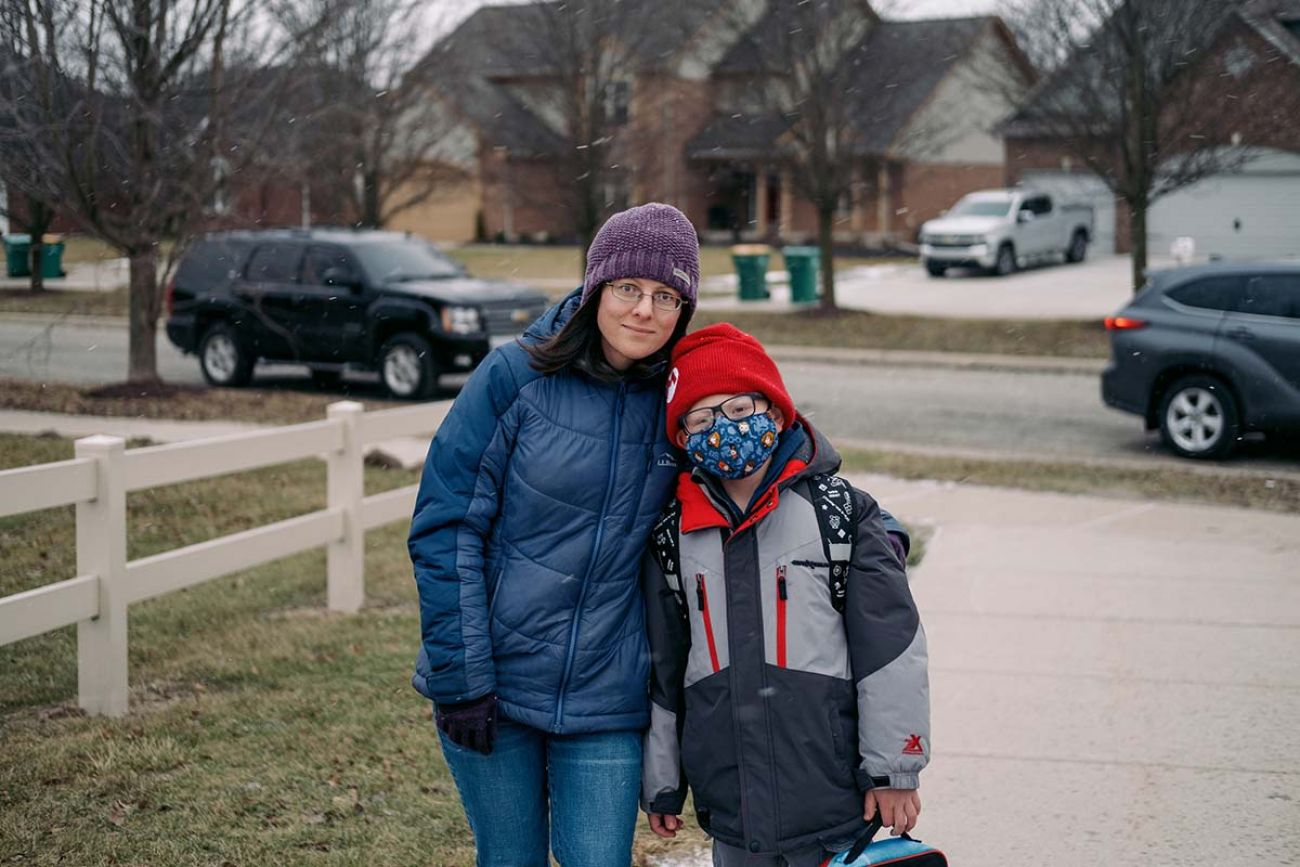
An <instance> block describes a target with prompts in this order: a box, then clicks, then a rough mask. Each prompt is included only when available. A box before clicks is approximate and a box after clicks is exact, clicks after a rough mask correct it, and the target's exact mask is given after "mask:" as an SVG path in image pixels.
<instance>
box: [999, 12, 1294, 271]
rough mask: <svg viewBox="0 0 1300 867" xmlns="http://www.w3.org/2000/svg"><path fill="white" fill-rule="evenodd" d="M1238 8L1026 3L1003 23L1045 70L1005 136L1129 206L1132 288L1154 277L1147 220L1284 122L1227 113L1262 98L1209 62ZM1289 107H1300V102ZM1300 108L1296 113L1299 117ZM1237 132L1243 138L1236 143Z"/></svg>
mask: <svg viewBox="0 0 1300 867" xmlns="http://www.w3.org/2000/svg"><path fill="white" fill-rule="evenodd" d="M1245 5H1246V4H1244V3H1242V2H1238V0H1022V2H1018V3H1016V4H1014V5H1012V6H1010V7H1009V8H1008V11H1007V17H1008V19H1009V20H1010V21H1011V22H1012V26H1013V28H1014V29H1015V30H1016V31H1017V32H1018V34H1019V35H1020V38H1021V40H1022V43H1024V44H1025V45H1026V46H1027V50H1028V53H1030V54H1031V56H1033V57H1034V58H1035V59H1036V60H1037V61H1038V62H1040V63H1044V64H1046V65H1047V66H1048V72H1047V74H1046V76H1045V77H1044V79H1043V80H1042V82H1041V83H1040V85H1039V86H1038V87H1037V88H1036V89H1035V90H1034V91H1033V92H1032V93H1031V94H1030V95H1029V97H1028V98H1027V100H1026V102H1025V104H1024V107H1023V108H1022V109H1021V110H1020V111H1019V113H1017V114H1016V115H1015V116H1014V117H1013V118H1012V119H1011V121H1010V122H1009V123H1008V124H1007V125H1006V126H1005V131H1006V133H1007V134H1009V135H1011V136H1014V137H1025V138H1032V139H1036V140H1044V141H1049V142H1053V143H1055V144H1057V145H1058V146H1060V147H1062V148H1064V149H1065V150H1066V151H1068V153H1069V154H1070V155H1071V156H1072V157H1073V158H1074V159H1076V160H1077V161H1078V162H1079V163H1080V164H1081V165H1083V166H1085V167H1087V168H1088V169H1089V170H1090V171H1092V172H1093V173H1095V174H1096V175H1097V177H1099V178H1100V179H1101V180H1102V181H1103V182H1105V184H1106V186H1107V187H1108V188H1109V189H1110V190H1111V191H1112V192H1113V193H1114V195H1115V197H1116V199H1117V200H1119V201H1121V202H1123V203H1124V206H1125V208H1126V209H1127V212H1128V218H1129V226H1130V232H1131V239H1132V280H1133V287H1134V290H1135V291H1136V289H1138V288H1139V287H1141V286H1142V284H1143V282H1144V280H1145V276H1144V275H1145V271H1146V267H1147V257H1148V249H1147V248H1148V244H1147V215H1148V213H1149V211H1150V208H1151V206H1152V205H1153V204H1154V203H1155V202H1156V201H1158V200H1159V199H1160V198H1161V197H1162V196H1165V195H1168V194H1169V193H1171V192H1174V191H1175V190H1178V189H1181V188H1183V187H1187V186H1189V185H1191V184H1195V183H1196V182H1198V181H1200V180H1202V179H1204V178H1206V177H1207V176H1209V175H1214V174H1218V173H1221V172H1230V171H1233V170H1235V169H1238V168H1240V167H1241V166H1242V165H1243V163H1245V162H1246V161H1247V160H1249V159H1250V156H1251V153H1250V151H1249V150H1248V149H1247V148H1246V147H1245V146H1244V144H1243V143H1248V142H1249V141H1250V140H1251V139H1253V138H1256V137H1258V136H1260V135H1267V133H1268V130H1269V129H1270V128H1271V126H1272V125H1273V124H1276V123H1277V122H1278V119H1279V115H1278V112H1275V111H1269V110H1252V109H1249V108H1246V110H1244V111H1241V110H1238V111H1236V112H1234V116H1233V120H1232V123H1225V122H1224V117H1223V114H1222V111H1223V109H1224V108H1226V107H1228V106H1231V105H1232V104H1233V103H1234V102H1235V103H1237V104H1239V105H1242V107H1243V108H1245V105H1244V104H1243V103H1241V102H1240V100H1239V99H1238V97H1245V96H1251V97H1253V99H1254V101H1255V104H1256V105H1257V106H1261V107H1262V105H1263V104H1264V103H1265V102H1268V100H1267V99H1263V100H1261V97H1262V96H1263V94H1261V93H1257V92H1255V89H1256V87H1257V86H1258V82H1257V81H1256V80H1255V79H1253V78H1252V77H1251V76H1246V77H1243V78H1241V79H1233V78H1232V76H1230V75H1224V74H1222V70H1218V69H1209V68H1207V64H1206V63H1205V62H1204V61H1205V60H1206V59H1207V57H1208V56H1209V55H1210V52H1211V51H1212V50H1213V49H1214V47H1215V43H1216V41H1217V40H1218V37H1219V36H1220V34H1221V33H1222V32H1223V30H1224V28H1225V27H1227V26H1230V25H1231V23H1232V22H1233V21H1234V20H1237V16H1238V15H1240V14H1241V13H1242V11H1243V10H1244V8H1245ZM1290 104H1291V105H1292V106H1296V101H1295V98H1294V95H1292V97H1291V102H1290ZM1293 110H1294V109H1293ZM1234 133H1235V135H1234Z"/></svg>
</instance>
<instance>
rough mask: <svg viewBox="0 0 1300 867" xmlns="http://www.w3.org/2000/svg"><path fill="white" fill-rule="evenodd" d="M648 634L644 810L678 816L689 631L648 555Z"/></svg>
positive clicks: (644, 576)
mask: <svg viewBox="0 0 1300 867" xmlns="http://www.w3.org/2000/svg"><path fill="white" fill-rule="evenodd" d="M641 582H642V590H643V593H644V596H645V608H646V634H647V636H648V637H649V640H650V728H649V729H647V730H646V734H645V750H644V752H643V754H642V756H643V758H642V769H641V807H642V809H644V810H645V811H646V812H647V813H664V814H667V815H678V814H680V813H681V812H682V808H683V807H684V805H685V803H686V774H685V773H684V772H683V770H682V763H681V731H682V722H683V718H684V715H685V711H686V706H685V698H684V692H685V689H684V684H685V678H686V658H687V654H688V652H689V651H690V642H691V634H690V628H689V626H688V625H687V623H686V621H685V619H684V618H683V617H682V611H681V606H680V603H679V601H678V598H677V596H676V594H675V593H674V592H673V590H672V588H670V587H669V586H668V582H667V581H666V580H665V579H664V574H663V572H661V571H660V569H659V565H658V563H656V562H655V559H654V557H653V556H652V555H651V554H650V552H649V551H647V552H646V555H645V556H644V557H643V558H642V560H641Z"/></svg>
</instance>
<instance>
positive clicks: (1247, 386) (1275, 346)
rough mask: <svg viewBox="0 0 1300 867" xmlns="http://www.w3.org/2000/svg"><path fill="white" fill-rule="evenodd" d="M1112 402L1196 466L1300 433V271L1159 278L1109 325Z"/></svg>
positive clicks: (1213, 269) (1185, 272) (1245, 268)
mask: <svg viewBox="0 0 1300 867" xmlns="http://www.w3.org/2000/svg"><path fill="white" fill-rule="evenodd" d="M1106 329H1107V330H1108V331H1109V332H1110V338H1111V362H1110V364H1109V365H1108V366H1107V367H1106V370H1105V371H1104V372H1103V373H1102V376H1101V395H1102V399H1103V400H1104V401H1105V402H1106V403H1107V404H1108V405H1109V406H1112V407H1114V408H1116V409H1121V410H1124V411H1126V412H1132V413H1137V414H1138V415H1140V416H1142V417H1143V418H1145V419H1146V425H1147V429H1148V430H1152V429H1154V428H1159V429H1160V435H1161V437H1162V438H1163V439H1164V441H1165V444H1166V445H1168V447H1169V448H1170V449H1172V450H1173V451H1174V452H1176V453H1177V454H1179V455H1182V456H1184V457H1189V458H1222V457H1225V456H1227V454H1228V453H1229V452H1231V451H1232V449H1233V447H1234V446H1235V445H1236V444H1237V441H1238V440H1239V439H1240V438H1241V435H1242V434H1243V433H1245V432H1247V431H1263V432H1269V433H1289V434H1295V433H1296V432H1298V431H1300V264H1276V265H1270V264H1262V263H1261V264H1248V263H1232V264H1228V263H1214V264H1210V265H1204V266H1198V267H1193V268H1180V269H1176V270H1171V271H1161V272H1155V273H1153V274H1152V275H1151V277H1150V280H1149V281H1148V283H1147V285H1146V287H1145V288H1143V290H1142V291H1141V292H1140V293H1138V295H1137V296H1136V297H1135V298H1134V299H1133V301H1132V303H1130V304H1129V305H1128V306H1127V307H1125V308H1124V309H1123V310H1121V311H1120V312H1119V313H1118V314H1116V315H1115V316H1111V317H1108V318H1107V319H1106Z"/></svg>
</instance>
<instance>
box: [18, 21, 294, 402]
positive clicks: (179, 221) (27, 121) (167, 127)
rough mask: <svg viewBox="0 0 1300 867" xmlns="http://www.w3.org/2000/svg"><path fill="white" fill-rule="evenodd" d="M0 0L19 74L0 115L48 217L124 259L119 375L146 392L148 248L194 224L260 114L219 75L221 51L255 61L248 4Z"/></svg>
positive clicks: (150, 355)
mask: <svg viewBox="0 0 1300 867" xmlns="http://www.w3.org/2000/svg"><path fill="white" fill-rule="evenodd" d="M3 4H4V14H3V15H0V25H2V26H3V28H4V32H3V33H0V37H2V38H3V39H4V41H5V43H6V44H7V45H8V46H9V48H10V50H11V51H12V53H13V55H14V56H15V59H16V62H17V63H20V64H21V65H22V66H23V67H24V68H25V69H26V70H27V73H28V74H27V75H26V76H25V77H24V78H23V79H22V80H21V81H18V82H16V83H14V85H13V87H11V88H10V89H9V90H8V92H7V93H6V94H5V95H4V102H3V104H0V115H4V116H6V117H8V118H10V119H11V121H12V123H13V128H12V130H11V134H12V136H13V137H14V138H16V139H17V140H18V141H20V142H21V143H22V145H23V147H25V148H27V149H29V152H30V154H31V157H32V162H33V165H34V166H35V167H37V168H38V170H39V172H40V173H41V174H42V177H43V179H44V180H43V182H45V183H48V184H49V185H50V186H51V188H52V189H53V190H54V191H56V192H57V197H56V200H57V202H58V205H59V208H60V210H61V211H62V212H64V213H66V214H67V215H68V216H69V217H71V218H72V219H74V220H75V221H76V222H78V223H79V224H81V225H82V226H84V227H85V228H86V229H87V230H88V231H89V232H91V233H92V234H94V235H95V236H97V237H98V238H100V239H102V240H104V241H105V242H107V243H108V244H110V245H111V246H113V247H115V248H116V249H118V250H119V251H121V252H122V254H123V255H124V256H125V257H126V258H127V259H128V260H129V265H130V277H129V293H130V301H129V308H130V349H129V361H128V368H127V378H128V381H129V382H131V383H133V384H140V385H145V386H148V385H153V384H157V383H158V382H159V377H158V372H157V359H156V339H157V322H158V317H159V314H160V313H161V306H162V297H161V292H160V281H159V263H160V250H161V249H162V248H163V244H164V242H165V241H172V242H174V243H177V244H180V243H182V242H183V241H184V239H185V237H186V236H187V235H188V233H190V232H191V231H193V229H194V228H195V227H196V226H197V225H198V223H199V222H200V221H201V220H202V219H203V218H204V216H205V213H206V211H207V210H208V206H209V204H210V201H211V197H212V195H213V193H214V191H215V190H216V189H217V188H218V186H220V185H221V184H222V183H224V182H225V180H226V178H227V176H228V173H227V172H218V171H214V166H215V165H216V164H217V162H218V158H219V157H220V159H221V160H222V161H229V159H230V158H231V156H232V155H234V156H235V158H236V159H242V158H243V155H244V154H247V153H249V152H250V151H251V150H253V148H252V147H251V141H250V139H249V138H248V136H247V133H248V130H249V129H250V124H249V115H248V114H247V112H249V111H250V110H251V111H258V112H260V111H262V110H263V109H262V106H260V105H250V102H252V101H251V100H247V99H245V98H243V97H242V96H240V95H237V94H234V93H232V92H231V90H230V88H229V87H228V81H227V76H226V73H227V66H228V64H229V62H230V60H231V57H230V55H231V54H233V53H235V52H233V51H232V46H234V45H237V46H239V47H240V51H239V54H241V55H243V56H245V57H257V58H259V60H263V61H264V60H265V58H266V57H267V56H268V53H269V52H268V48H267V40H269V39H270V38H272V37H271V36H269V35H267V34H269V33H270V31H269V30H268V29H267V28H266V26H265V23H264V22H256V21H254V15H255V14H256V13H257V8H258V7H257V4H256V3H255V2H253V0H3ZM258 33H261V34H263V36H262V37H260V38H259V37H257V35H256V34H258ZM236 37H237V38H236ZM231 65H233V64H231ZM244 65H251V64H248V63H247V62H245V64H244ZM245 96H246V95H245Z"/></svg>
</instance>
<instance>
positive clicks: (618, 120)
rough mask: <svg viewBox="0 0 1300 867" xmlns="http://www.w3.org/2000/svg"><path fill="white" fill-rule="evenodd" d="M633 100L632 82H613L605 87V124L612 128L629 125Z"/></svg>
mask: <svg viewBox="0 0 1300 867" xmlns="http://www.w3.org/2000/svg"><path fill="white" fill-rule="evenodd" d="M631 99H632V83H631V82H630V81H611V82H610V83H609V84H607V85H605V122H606V123H608V124H609V125H610V126H623V125H624V124H625V123H627V121H628V116H629V113H628V110H629V106H630V104H631Z"/></svg>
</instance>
